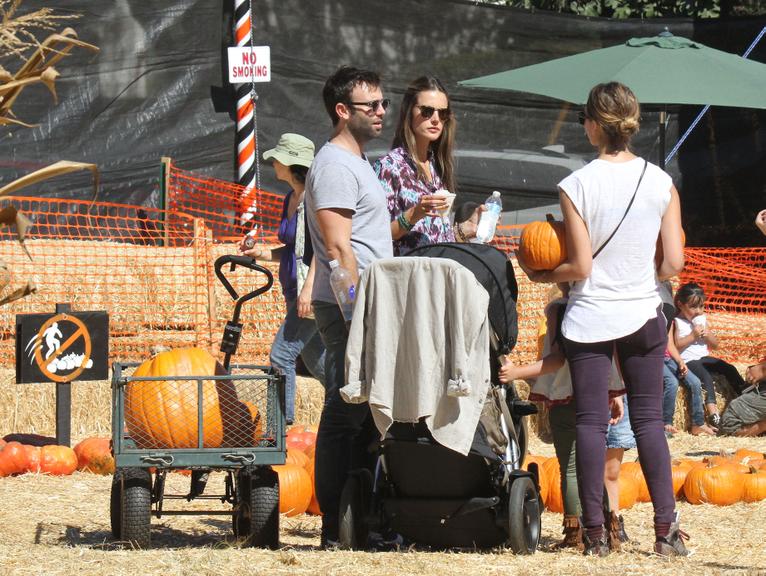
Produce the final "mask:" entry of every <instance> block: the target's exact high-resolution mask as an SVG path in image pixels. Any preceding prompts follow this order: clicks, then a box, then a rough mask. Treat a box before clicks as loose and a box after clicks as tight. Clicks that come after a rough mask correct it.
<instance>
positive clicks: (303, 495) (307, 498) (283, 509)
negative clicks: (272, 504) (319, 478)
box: [272, 464, 313, 516]
mask: <svg viewBox="0 0 766 576" xmlns="http://www.w3.org/2000/svg"><path fill="white" fill-rule="evenodd" d="M272 468H273V469H274V471H275V472H276V473H277V476H279V512H280V514H287V516H297V515H298V514H303V513H304V512H305V511H306V509H307V508H308V507H309V504H310V503H311V495H312V494H313V490H312V489H311V477H310V476H309V473H308V472H306V470H305V469H304V468H302V467H300V466H296V465H295V464H282V465H277V466H272Z"/></svg>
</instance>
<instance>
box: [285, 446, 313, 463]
mask: <svg viewBox="0 0 766 576" xmlns="http://www.w3.org/2000/svg"><path fill="white" fill-rule="evenodd" d="M308 462H309V457H308V456H306V455H305V454H304V453H303V452H301V451H300V450H295V449H292V450H290V449H288V450H287V458H285V464H295V465H296V466H300V467H301V468H306V465H307V464H308Z"/></svg>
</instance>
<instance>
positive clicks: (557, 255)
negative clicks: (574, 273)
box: [518, 214, 567, 270]
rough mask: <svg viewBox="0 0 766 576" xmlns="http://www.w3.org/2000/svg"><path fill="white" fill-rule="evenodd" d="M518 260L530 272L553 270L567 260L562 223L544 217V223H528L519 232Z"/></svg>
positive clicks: (564, 232) (550, 217) (547, 216)
mask: <svg viewBox="0 0 766 576" xmlns="http://www.w3.org/2000/svg"><path fill="white" fill-rule="evenodd" d="M518 258H519V260H520V261H521V262H522V263H523V264H524V265H525V266H526V267H527V268H530V269H531V270H553V269H554V268H556V267H557V266H558V265H559V264H561V263H562V262H564V261H565V260H566V259H567V243H566V231H565V228H564V223H563V222H560V221H557V220H554V219H553V216H552V215H551V214H547V215H546V221H545V222H530V223H529V224H527V225H526V226H524V229H523V230H522V231H521V237H520V238H519V252H518Z"/></svg>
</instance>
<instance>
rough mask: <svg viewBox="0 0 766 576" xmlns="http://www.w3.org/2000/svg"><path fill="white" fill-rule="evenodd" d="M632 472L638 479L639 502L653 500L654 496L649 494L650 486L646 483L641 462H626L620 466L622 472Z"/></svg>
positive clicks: (637, 499)
mask: <svg viewBox="0 0 766 576" xmlns="http://www.w3.org/2000/svg"><path fill="white" fill-rule="evenodd" d="M623 472H625V473H626V474H632V475H633V477H634V478H635V479H636V487H637V488H638V496H637V498H636V501H637V502H651V501H652V497H651V496H650V495H649V486H648V485H647V484H646V478H644V471H643V470H642V469H641V464H640V463H639V462H625V463H624V464H623V465H622V466H621V467H620V473H623Z"/></svg>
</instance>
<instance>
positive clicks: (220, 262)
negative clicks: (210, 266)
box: [215, 254, 274, 305]
mask: <svg viewBox="0 0 766 576" xmlns="http://www.w3.org/2000/svg"><path fill="white" fill-rule="evenodd" d="M226 264H231V271H233V270H234V269H235V268H236V267H237V266H238V265H239V266H244V267H245V268H249V269H250V270H255V271H256V272H260V273H261V274H264V275H265V276H266V283H265V284H264V285H263V286H261V287H259V288H256V289H255V290H253V291H252V292H249V293H248V294H245V295H244V296H241V297H240V295H239V294H237V291H236V290H234V287H233V286H232V285H231V282H229V279H228V278H226V276H225V275H224V273H223V267H224V266H225V265H226ZM215 275H216V276H218V279H219V280H220V281H221V284H223V287H224V288H226V291H227V292H228V293H229V295H230V296H231V297H232V298H233V299H234V300H236V301H237V304H238V305H241V304H242V303H244V302H247V301H248V300H250V299H251V298H255V297H256V296H260V295H261V294H263V293H264V292H268V291H269V290H270V289H271V287H272V286H273V285H274V274H272V273H271V270H269V269H268V268H266V267H265V266H261V265H260V264H257V263H256V262H255V258H251V257H250V256H233V255H231V254H224V255H223V256H219V257H218V258H217V259H216V261H215Z"/></svg>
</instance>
